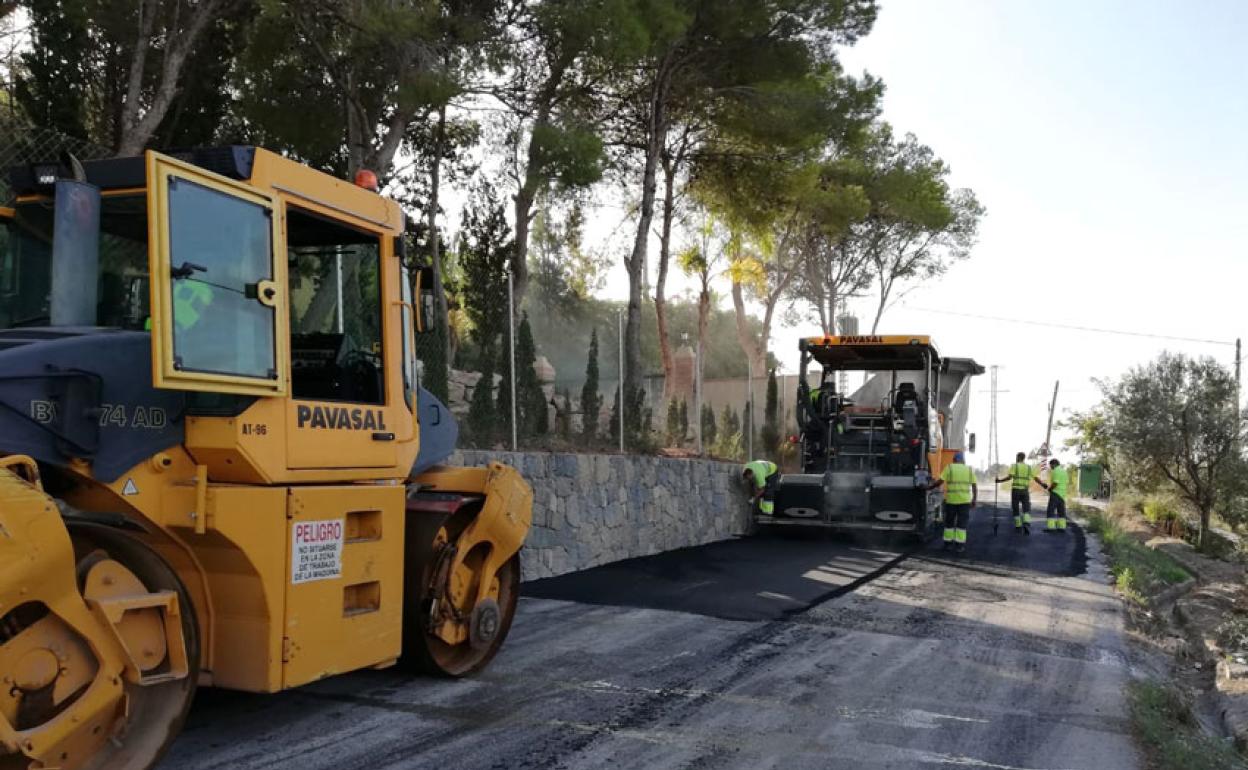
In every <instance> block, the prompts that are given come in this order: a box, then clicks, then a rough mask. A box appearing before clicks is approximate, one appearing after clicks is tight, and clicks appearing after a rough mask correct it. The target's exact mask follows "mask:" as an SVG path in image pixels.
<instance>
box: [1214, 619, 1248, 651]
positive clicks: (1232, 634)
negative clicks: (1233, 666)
mask: <svg viewBox="0 0 1248 770" xmlns="http://www.w3.org/2000/svg"><path fill="white" fill-rule="evenodd" d="M1214 638H1215V639H1217V641H1218V646H1219V647H1221V648H1222V651H1223V652H1225V653H1227V654H1228V655H1233V654H1235V653H1240V652H1246V651H1248V615H1232V616H1231V617H1230V618H1228V619H1226V620H1225V621H1223V622H1222V624H1221V625H1219V626H1218V628H1217V630H1216V631H1214Z"/></svg>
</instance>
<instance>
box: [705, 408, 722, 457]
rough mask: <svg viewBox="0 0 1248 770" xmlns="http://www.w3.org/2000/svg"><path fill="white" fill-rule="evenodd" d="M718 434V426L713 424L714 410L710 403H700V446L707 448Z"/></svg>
mask: <svg viewBox="0 0 1248 770" xmlns="http://www.w3.org/2000/svg"><path fill="white" fill-rule="evenodd" d="M718 436H719V426H718V425H716V424H715V410H714V409H712V408H711V405H710V404H703V405H702V446H703V448H704V449H705V448H709V447H710V446H711V445H712V444H714V443H715V440H716V439H717V438H718Z"/></svg>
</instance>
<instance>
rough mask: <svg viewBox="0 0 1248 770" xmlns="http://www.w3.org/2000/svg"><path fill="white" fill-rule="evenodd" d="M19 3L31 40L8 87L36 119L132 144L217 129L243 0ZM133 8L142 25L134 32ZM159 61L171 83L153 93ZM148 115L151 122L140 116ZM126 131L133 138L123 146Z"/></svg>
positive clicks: (246, 7)
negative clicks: (131, 101)
mask: <svg viewBox="0 0 1248 770" xmlns="http://www.w3.org/2000/svg"><path fill="white" fill-rule="evenodd" d="M21 5H23V6H25V7H26V10H27V13H28V14H29V29H30V38H31V40H30V46H29V47H27V48H26V49H25V50H24V51H23V52H22V53H21V56H20V61H21V66H19V67H17V68H16V73H17V82H16V84H15V89H14V97H15V99H16V101H17V103H18V104H19V105H20V106H21V107H22V109H23V110H24V111H25V112H26V114H27V115H28V116H29V117H30V118H31V120H32V121H33V122H34V123H35V124H36V125H40V126H44V127H50V128H54V129H56V130H58V131H60V132H62V133H65V134H68V135H71V136H75V137H80V138H84V139H88V140H90V141H92V142H94V143H96V144H99V145H103V146H107V147H111V148H113V149H114V150H118V149H122V148H123V147H124V148H125V149H126V150H127V151H128V152H131V153H133V152H136V151H137V149H138V148H139V147H141V146H143V145H145V144H149V143H154V144H156V145H157V146H165V147H168V146H181V147H186V146H191V145H196V144H207V143H211V142H212V141H213V140H214V139H216V137H217V134H218V131H219V129H220V128H221V126H222V123H223V122H224V121H225V119H226V115H227V111H228V108H229V107H230V104H231V99H230V91H229V88H228V76H229V72H230V69H231V67H232V66H233V63H234V61H235V58H236V55H237V53H238V51H237V49H238V42H237V41H238V40H239V39H240V38H241V32H242V30H243V29H244V28H245V27H246V25H247V24H248V22H249V18H250V15H251V7H250V6H251V3H250V2H245V1H244V0H231V1H229V2H222V3H217V4H215V5H214V6H211V7H210V6H209V4H206V3H201V4H199V5H198V6H191V7H187V5H186V4H185V3H182V2H178V0H148V2H144V3H135V2H129V1H128V0H39V1H38V2H36V1H35V0H26V1H25V2H22V3H21ZM141 14H142V15H141ZM201 15H202V16H203V22H202V24H201V23H200V17H201ZM141 18H142V19H143V21H145V22H147V24H148V27H147V29H148V32H147V34H142V32H141V31H142V30H144V25H143V24H141V23H140V19H141ZM136 32H138V33H139V34H136ZM140 41H141V43H142V48H140V46H139V43H140ZM183 49H184V50H183ZM180 56H184V57H185V58H184V59H181V62H182V63H181V65H180V67H177V68H175V67H173V63H174V62H176V61H178V60H179V57H180ZM140 57H142V61H141V63H140V61H139V59H140ZM136 64H141V68H140V70H139V72H140V77H139V80H138V81H137V84H138V87H139V88H138V92H137V94H136V97H137V102H138V104H137V106H138V107H139V111H138V112H137V113H133V114H130V115H128V114H127V109H126V100H127V89H128V87H129V82H130V72H131V69H132V67H133V66H135V65H136ZM166 67H168V68H169V74H170V75H171V76H172V77H173V86H174V88H173V90H172V91H170V92H168V93H165V94H162V93H161V92H162V90H163V86H164V83H163V78H164V76H165V71H166ZM188 73H193V76H189V75H188ZM149 115H150V116H151V118H152V119H154V121H155V122H151V123H148V122H146V121H142V120H141V118H145V117H147V116H149ZM140 123H142V125H141V126H140ZM130 138H134V139H137V144H134V145H133V146H126V140H127V139H130Z"/></svg>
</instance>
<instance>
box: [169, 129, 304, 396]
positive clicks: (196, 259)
mask: <svg viewBox="0 0 1248 770" xmlns="http://www.w3.org/2000/svg"><path fill="white" fill-rule="evenodd" d="M146 158H147V206H148V243H149V246H148V260H149V268H150V271H151V276H152V279H151V310H152V315H151V330H152V381H153V384H154V385H155V386H156V387H157V388H167V389H173V390H195V391H206V392H214V393H233V394H239V395H252V396H271V397H282V396H285V395H287V392H288V386H289V354H288V352H287V342H288V338H289V331H288V315H287V310H286V298H287V292H286V261H285V259H284V258H283V259H275V255H276V254H282V256H283V257H284V252H285V249H284V248H279V244H280V243H281V236H282V233H281V228H280V222H279V218H280V216H281V214H280V211H279V210H278V209H277V208H275V206H274V201H273V199H272V197H271V196H269V195H268V194H266V193H264V192H263V191H261V190H259V189H257V188H255V187H252V186H250V185H248V184H245V183H242V182H238V181H236V180H233V179H228V178H226V177H223V176H220V175H218V174H214V173H212V172H209V171H205V170H204V169H201V168H198V167H196V166H192V165H190V164H187V163H183V162H181V161H178V160H176V159H174V158H170V157H168V156H165V155H161V154H159V153H156V152H150V151H149V152H148V153H147V156H146Z"/></svg>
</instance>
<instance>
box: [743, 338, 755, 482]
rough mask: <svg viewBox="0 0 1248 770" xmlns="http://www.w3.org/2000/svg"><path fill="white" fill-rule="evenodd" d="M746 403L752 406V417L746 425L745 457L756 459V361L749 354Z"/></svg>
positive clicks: (746, 365) (746, 359)
mask: <svg viewBox="0 0 1248 770" xmlns="http://www.w3.org/2000/svg"><path fill="white" fill-rule="evenodd" d="M745 367H746V368H745V403H746V406H748V407H749V408H750V419H749V420H748V421H747V422H748V424H747V425H746V426H745V432H746V434H747V438H746V440H745V446H746V450H745V459H747V460H750V461H751V462H752V461H753V460H754V361H753V359H751V358H750V357H749V356H746V357H745Z"/></svg>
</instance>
